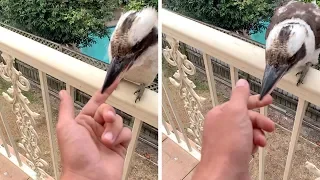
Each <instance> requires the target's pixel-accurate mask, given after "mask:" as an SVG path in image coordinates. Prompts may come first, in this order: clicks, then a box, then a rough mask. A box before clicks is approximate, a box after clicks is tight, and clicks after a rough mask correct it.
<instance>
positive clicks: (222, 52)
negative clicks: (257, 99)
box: [160, 9, 320, 180]
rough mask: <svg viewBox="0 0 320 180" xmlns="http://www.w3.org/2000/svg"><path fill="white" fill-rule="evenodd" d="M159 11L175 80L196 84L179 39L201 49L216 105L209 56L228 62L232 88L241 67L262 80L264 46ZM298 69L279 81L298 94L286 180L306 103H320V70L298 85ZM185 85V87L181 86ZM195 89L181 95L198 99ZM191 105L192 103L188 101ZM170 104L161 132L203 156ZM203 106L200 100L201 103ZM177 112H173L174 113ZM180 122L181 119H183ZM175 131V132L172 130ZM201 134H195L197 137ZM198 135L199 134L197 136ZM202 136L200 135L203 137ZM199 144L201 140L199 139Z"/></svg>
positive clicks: (261, 174) (264, 111)
mask: <svg viewBox="0 0 320 180" xmlns="http://www.w3.org/2000/svg"><path fill="white" fill-rule="evenodd" d="M160 14H161V17H162V30H163V33H164V34H165V36H166V40H167V41H168V42H169V44H170V46H171V47H166V48H165V49H163V56H164V57H165V59H166V61H168V62H169V64H171V65H173V66H177V69H178V70H179V71H178V72H177V73H175V74H174V75H173V77H174V78H175V79H179V78H184V80H185V81H186V82H188V84H189V85H191V87H192V88H194V85H193V83H192V81H188V79H187V78H188V75H193V74H194V72H193V71H194V65H193V64H192V63H191V62H190V61H189V60H188V59H187V58H186V57H185V56H184V55H183V54H181V53H180V52H179V50H178V46H179V44H178V43H179V41H181V42H183V43H185V44H188V45H190V46H192V47H195V48H197V49H199V50H201V51H202V54H203V60H204V65H205V70H206V75H207V79H208V85H209V90H210V93H211V98H212V105H213V107H214V106H215V105H217V104H218V101H217V94H216V93H217V91H216V88H215V82H214V75H213V73H212V72H213V71H212V66H211V60H210V57H215V58H217V59H219V60H221V61H223V62H225V63H227V64H229V67H230V76H231V84H232V87H234V86H235V83H236V81H237V80H238V70H242V71H244V72H247V73H249V74H250V75H253V76H255V77H258V78H260V79H262V76H263V71H264V67H265V50H264V49H263V48H260V47H257V46H255V45H253V44H250V43H247V42H245V41H243V40H240V39H238V38H235V37H233V36H230V35H228V34H225V33H223V32H220V31H217V30H215V29H212V28H210V27H208V26H205V25H203V24H200V23H197V22H195V21H192V20H190V19H188V18H185V17H182V16H179V15H177V14H175V13H172V12H170V11H167V10H165V9H162V10H160ZM181 70H182V71H184V72H185V74H181ZM296 73H297V71H296V70H293V71H292V72H291V73H289V74H287V75H285V76H284V77H283V78H282V80H281V81H280V82H279V83H278V87H279V88H281V89H283V90H285V91H287V92H289V93H292V94H294V95H296V96H297V97H298V98H299V99H298V107H297V111H296V115H295V121H294V127H293V130H292V135H291V141H290V145H289V152H288V155H287V162H286V165H285V170H284V175H283V179H284V180H287V179H289V176H290V174H291V168H292V164H293V162H292V160H293V155H294V153H295V150H296V145H297V141H298V138H299V135H300V129H301V125H302V120H303V117H304V114H305V111H306V107H307V104H308V103H309V102H310V103H313V104H315V105H318V106H319V105H320V83H315V82H320V71H318V70H316V69H310V71H309V73H308V74H307V76H306V78H305V79H304V84H302V85H301V86H299V87H297V86H296V81H297V78H296V76H295V74H296ZM172 79H173V78H170V82H171V84H173V85H174V87H176V88H178V89H179V88H181V84H179V82H178V83H176V82H174V81H172ZM163 88H164V89H166V87H165V84H164V83H163ZM182 88H183V87H182ZM192 88H188V87H187V88H185V89H184V90H183V93H182V94H180V96H181V98H182V99H183V100H184V96H185V95H188V94H189V95H190V96H189V97H188V98H189V99H192V100H193V101H196V100H197V98H199V96H198V95H197V94H196V93H193V92H192ZM166 93H169V94H170V92H168V91H163V102H166V101H169V102H171V100H172V99H170V97H169V98H165V97H168V96H167V95H166ZM184 102H185V104H184V105H185V107H187V106H188V103H189V102H186V101H184ZM189 104H190V103H189ZM167 105H168V106H169V107H170V106H171V108H172V103H167V102H166V103H163V109H164V112H166V113H164V116H163V118H164V119H166V120H168V119H170V121H165V120H163V121H162V122H163V125H162V126H163V128H162V132H163V133H164V134H166V135H167V136H168V137H169V138H171V139H172V140H173V141H174V142H176V143H177V144H178V145H180V146H181V147H182V148H183V149H185V150H186V151H188V152H189V153H190V154H191V155H193V156H194V157H196V158H197V159H200V154H199V151H198V150H197V148H193V147H192V146H191V149H190V146H189V145H188V144H192V142H190V139H185V138H184V139H182V138H181V137H182V136H183V137H185V136H186V132H184V131H183V130H181V128H179V129H177V130H176V127H175V126H174V124H179V122H178V121H180V119H179V117H177V116H176V115H174V119H171V117H170V116H169V115H168V114H169V112H167V111H168V110H167V109H168V108H167ZM200 105H201V103H200ZM186 112H187V113H188V116H189V121H190V122H192V121H195V120H196V121H203V119H202V118H198V119H196V118H195V115H197V116H196V117H199V114H197V113H199V112H198V109H197V107H196V108H193V109H188V108H186ZM172 113H173V114H174V112H172ZM260 113H261V114H264V115H266V114H267V107H264V108H261V109H260ZM180 123H181V122H180ZM195 124H197V125H201V124H202V122H196V123H195ZM191 125H192V123H191ZM196 129H200V130H201V129H202V127H198V128H196ZM172 131H173V132H174V133H172ZM198 135H201V132H199V134H196V136H198ZM197 138H199V137H196V138H195V139H197ZM200 138H201V137H200ZM196 143H197V144H198V145H200V144H199V143H198V142H196ZM265 154H266V153H265V150H264V148H260V149H259V179H260V180H263V179H264V174H265V172H264V170H265Z"/></svg>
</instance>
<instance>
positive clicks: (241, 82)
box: [236, 79, 248, 87]
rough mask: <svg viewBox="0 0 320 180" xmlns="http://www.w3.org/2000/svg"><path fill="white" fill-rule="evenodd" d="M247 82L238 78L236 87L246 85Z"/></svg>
mask: <svg viewBox="0 0 320 180" xmlns="http://www.w3.org/2000/svg"><path fill="white" fill-rule="evenodd" d="M247 84H248V82H247V81H246V80H244V79H240V80H239V81H238V82H237V84H236V87H241V86H246V85H247Z"/></svg>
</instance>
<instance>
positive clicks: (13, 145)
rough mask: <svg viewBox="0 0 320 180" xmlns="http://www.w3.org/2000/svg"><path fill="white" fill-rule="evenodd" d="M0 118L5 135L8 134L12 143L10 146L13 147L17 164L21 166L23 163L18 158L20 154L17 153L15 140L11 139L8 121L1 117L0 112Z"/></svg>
mask: <svg viewBox="0 0 320 180" xmlns="http://www.w3.org/2000/svg"><path fill="white" fill-rule="evenodd" d="M0 119H1V121H2V123H3V126H4V129H5V131H6V133H7V135H8V138H9V142H10V143H11V145H12V147H13V151H14V154H15V156H16V158H17V161H18V164H19V166H20V167H21V166H23V164H22V162H21V158H20V154H19V151H18V147H17V144H16V142H15V141H14V140H13V135H12V133H11V130H10V127H9V125H8V122H7V121H5V120H4V119H3V117H2V116H1V114H0Z"/></svg>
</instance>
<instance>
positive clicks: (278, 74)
mask: <svg viewBox="0 0 320 180" xmlns="http://www.w3.org/2000/svg"><path fill="white" fill-rule="evenodd" d="M288 68H289V65H281V66H278V67H277V68H275V67H274V66H270V65H268V64H267V65H266V68H265V70H264V75H263V79H262V88H261V92H260V98H259V99H260V100H262V99H263V97H264V96H266V95H267V94H269V93H271V92H272V90H273V89H274V87H275V86H276V84H277V82H278V81H279V80H280V78H282V76H284V75H285V74H286V72H287V71H288Z"/></svg>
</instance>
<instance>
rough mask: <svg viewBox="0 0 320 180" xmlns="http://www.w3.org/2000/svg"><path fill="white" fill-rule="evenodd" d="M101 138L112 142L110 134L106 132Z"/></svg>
mask: <svg viewBox="0 0 320 180" xmlns="http://www.w3.org/2000/svg"><path fill="white" fill-rule="evenodd" d="M103 137H104V138H105V139H106V140H108V141H112V140H113V135H112V132H106V133H105V134H104V136H103Z"/></svg>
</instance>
